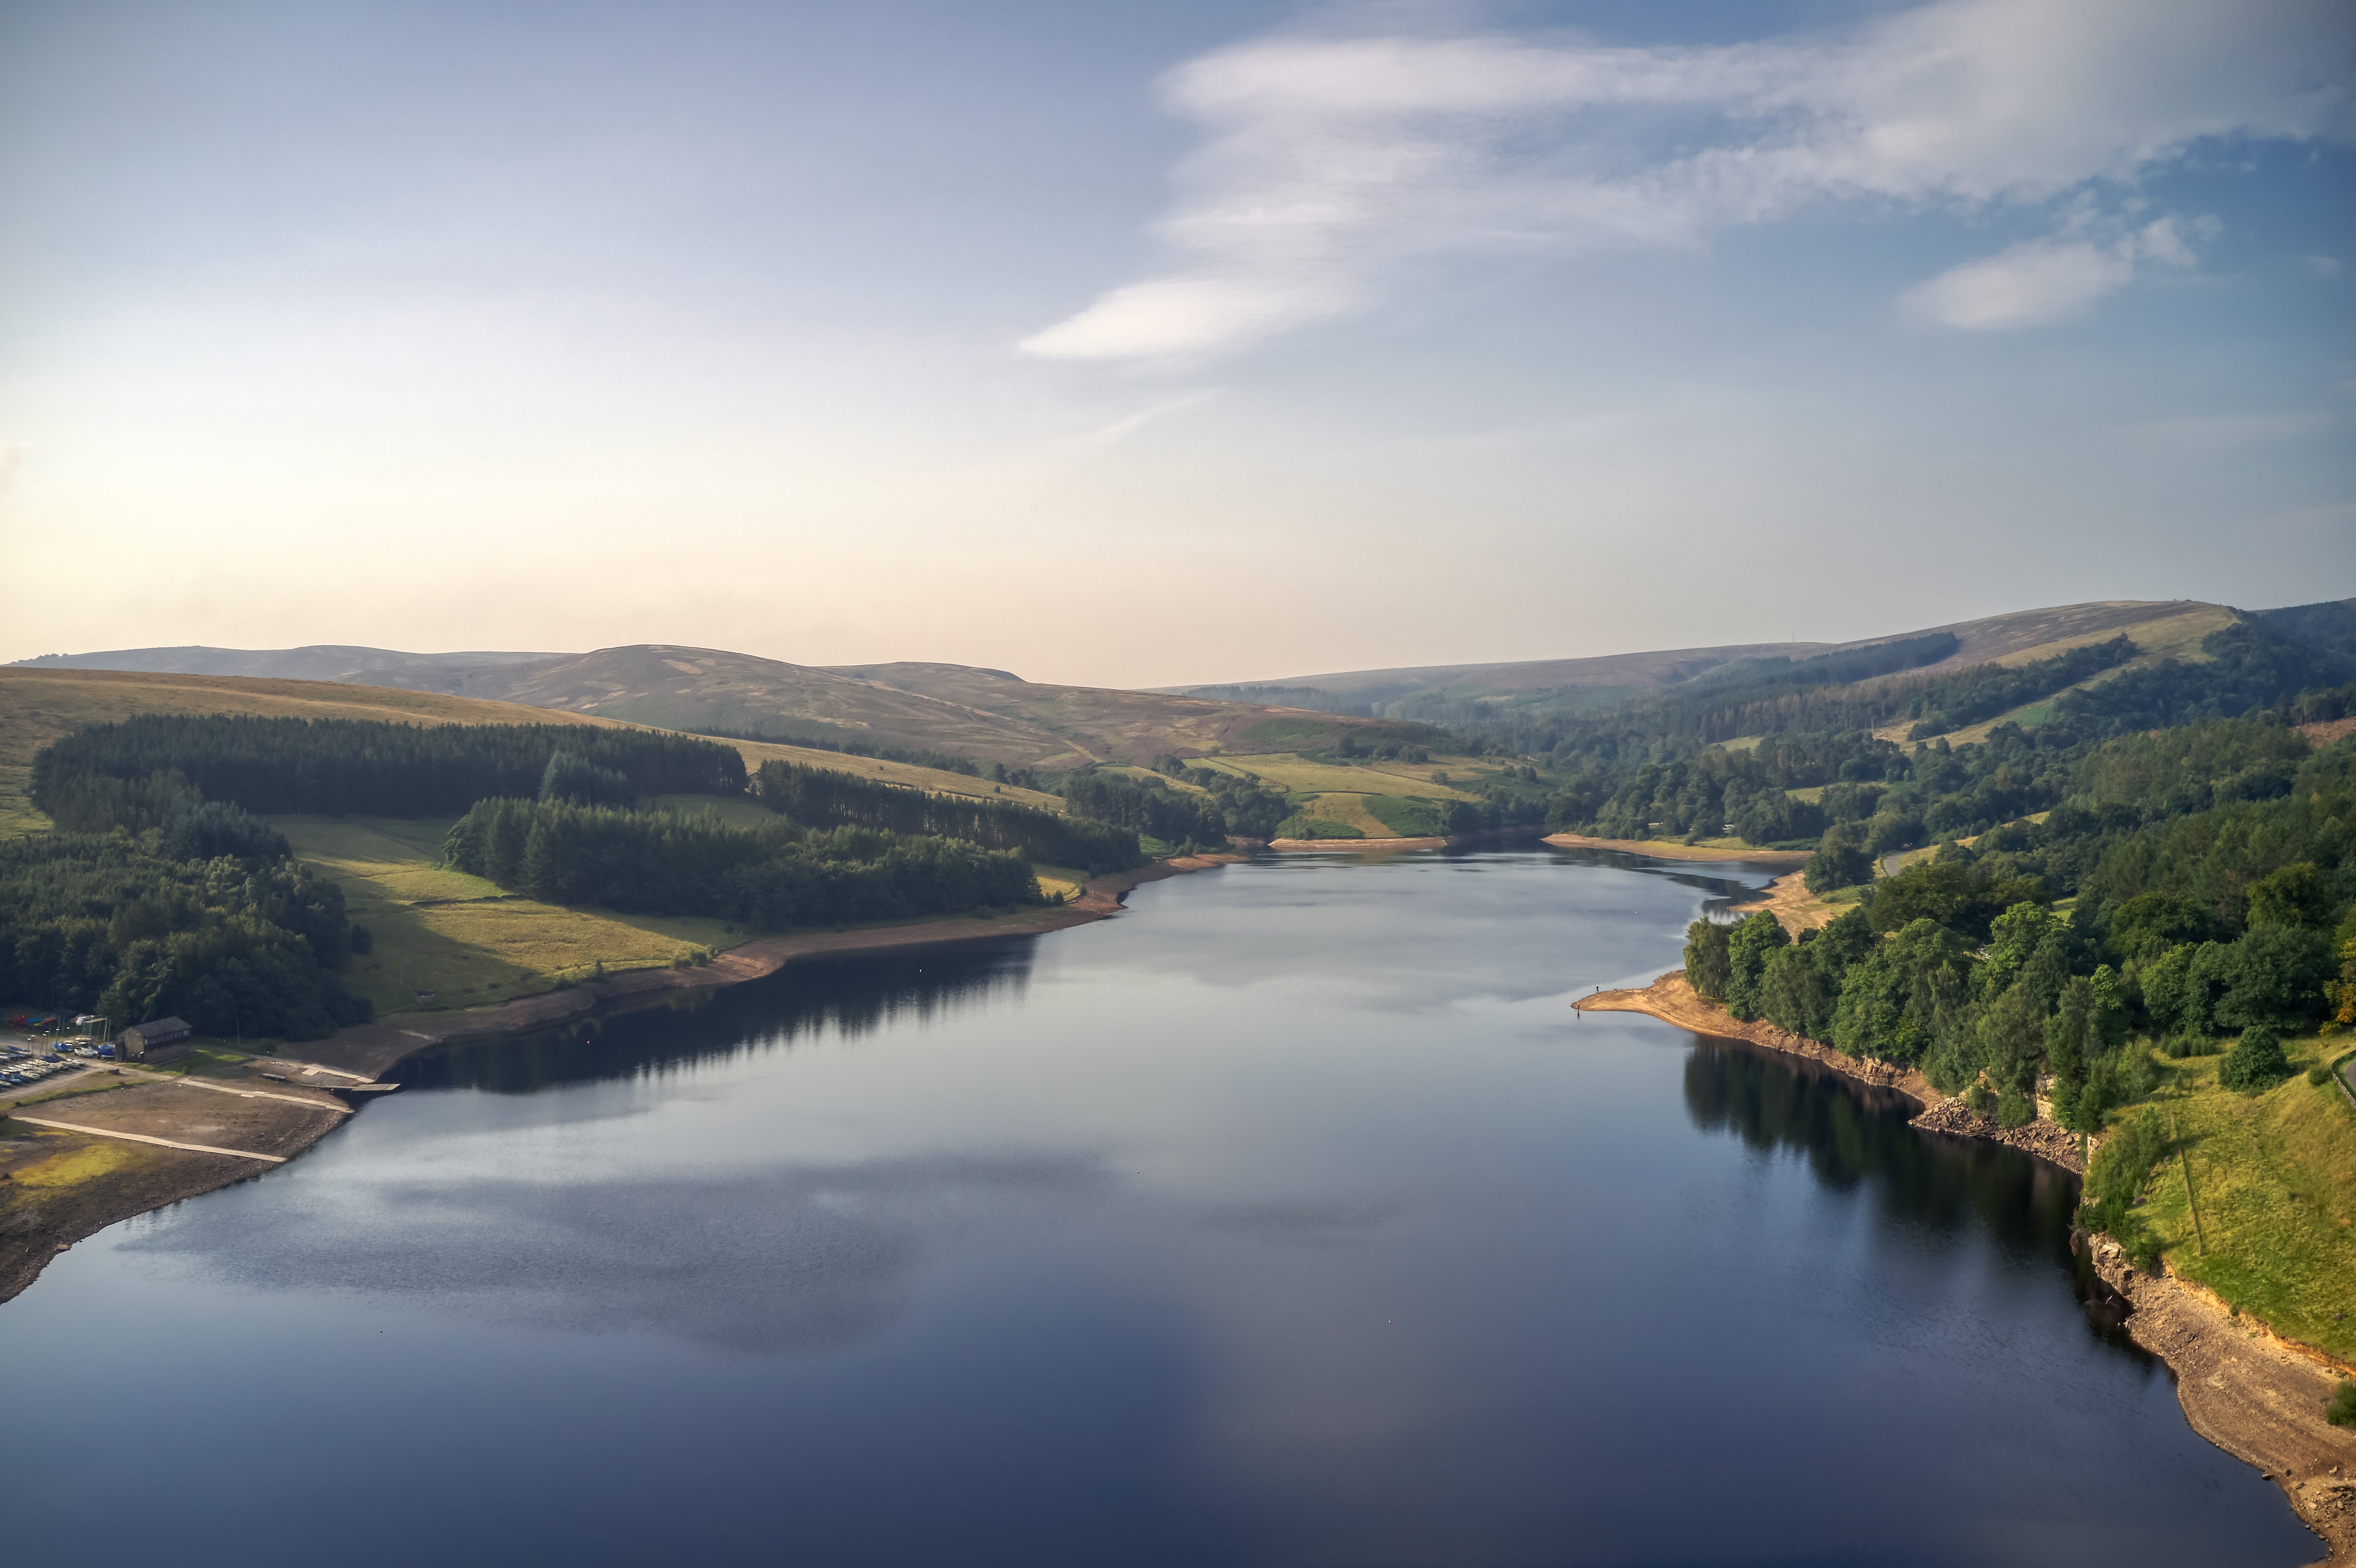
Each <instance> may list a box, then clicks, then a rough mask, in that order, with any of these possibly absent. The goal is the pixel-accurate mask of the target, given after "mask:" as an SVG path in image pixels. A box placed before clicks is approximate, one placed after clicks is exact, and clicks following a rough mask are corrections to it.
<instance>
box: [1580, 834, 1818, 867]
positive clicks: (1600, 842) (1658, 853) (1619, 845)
mask: <svg viewBox="0 0 2356 1568" xmlns="http://www.w3.org/2000/svg"><path fill="white" fill-rule="evenodd" d="M1545 841H1546V842H1547V843H1548V844H1552V845H1554V846H1555V847H1556V848H1560V849H1617V850H1619V851H1620V852H1621V853H1622V854H1623V855H1644V856H1646V857H1649V858H1650V859H1655V860H1727V861H1746V862H1748V863H1749V864H1751V865H1753V866H1804V865H1806V864H1807V863H1808V855H1809V853H1810V852H1809V851H1808V850H1805V849H1719V848H1712V847H1711V846H1708V845H1706V844H1679V843H1676V841H1674V840H1672V839H1652V838H1590V837H1588V836H1587V835H1586V834H1584V833H1549V834H1547V836H1546V840H1545Z"/></svg>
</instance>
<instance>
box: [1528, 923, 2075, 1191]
mask: <svg viewBox="0 0 2356 1568" xmlns="http://www.w3.org/2000/svg"><path fill="white" fill-rule="evenodd" d="M1571 1006H1572V1008H1575V1009H1577V1010H1578V1011H1580V1012H1583V1013H1643V1014H1644V1015H1645V1016H1646V1017H1648V1018H1655V1019H1660V1020H1661V1021H1662V1022H1663V1023H1666V1024H1675V1025H1676V1027H1677V1028H1679V1029H1689V1030H1691V1031H1692V1032H1694V1033H1695V1034H1705V1035H1708V1036H1709V1037H1710V1038H1711V1039H1713V1040H1734V1041H1737V1042H1739V1043H1740V1044H1744V1045H1754V1046H1759V1047H1762V1048H1763V1049H1765V1050H1768V1051H1781V1052H1783V1054H1785V1055H1787V1056H1800V1057H1805V1058H1806V1059H1807V1060H1809V1061H1814V1062H1817V1063H1819V1064H1821V1065H1823V1066H1826V1067H1829V1068H1831V1069H1832V1070H1833V1071H1834V1072H1837V1073H1839V1074H1840V1075H1841V1076H1842V1077H1844V1078H1847V1079H1850V1080H1852V1081H1853V1082H1856V1083H1863V1084H1866V1085H1868V1086H1869V1087H1871V1088H1875V1089H1888V1090H1894V1091H1895V1092H1897V1093H1901V1094H1903V1095H1905V1096H1906V1097H1907V1098H1908V1099H1910V1100H1912V1101H1913V1102H1914V1104H1915V1115H1913V1116H1912V1117H1910V1118H1909V1119H1908V1122H1909V1125H1912V1126H1915V1127H1918V1128H1920V1129H1922V1131H1924V1132H1927V1133H1944V1134H1945V1135H1947V1136H1950V1137H1962V1138H1979V1139H1983V1140H1985V1141H1987V1142H1989V1143H1999V1144H2003V1145H2004V1146H2005V1147H2008V1148H2017V1149H2019V1151H2020V1152H2021V1153H2023V1154H2025V1155H2028V1156H2029V1157H2031V1158H2034V1159H2040V1160H2043V1161H2044V1162H2045V1163H2046V1164H2048V1165H2051V1166H2053V1167H2055V1168H2059V1169H2061V1170H2065V1171H2067V1172H2069V1173H2070V1174H2071V1175H2072V1176H2076V1177H2083V1176H2084V1175H2085V1174H2086V1168H2085V1164H2084V1162H2083V1160H2082V1159H2081V1158H2080V1157H2079V1154H2078V1148H2077V1141H2078V1140H2077V1138H2076V1136H2074V1135H2073V1134H2072V1133H2070V1132H2068V1131H2067V1130H2065V1129H2063V1128H2062V1127H2061V1126H2060V1125H2057V1124H2055V1123H2053V1122H2051V1121H2048V1120H2047V1119H2046V1118H2045V1117H2043V1116H2041V1115H2040V1117H2038V1118H2037V1120H2035V1121H2033V1122H2030V1123H2029V1124H2028V1125H2026V1126H2020V1127H2003V1126H1998V1125H1997V1123H1996V1121H1995V1119H1994V1118H1993V1117H1989V1116H1982V1115H1976V1114H1975V1113H1973V1112H1972V1111H1971V1110H1970V1108H1968V1107H1967V1106H1965V1104H1964V1103H1963V1100H1962V1099H1961V1098H1960V1097H1959V1096H1955V1095H1950V1094H1942V1093H1939V1091H1938V1090H1937V1089H1935V1088H1933V1087H1932V1085H1931V1081H1930V1080H1929V1079H1927V1078H1925V1077H1923V1076H1922V1073H1920V1072H1916V1071H1915V1070H1914V1069H1912V1068H1911V1067H1898V1066H1895V1065H1893V1064H1892V1063H1890V1062H1887V1061H1870V1060H1863V1061H1861V1060H1859V1059H1858V1058H1857V1057H1854V1056H1850V1055H1848V1054H1847V1053H1846V1052H1844V1051H1837V1050H1836V1049H1834V1048H1833V1047H1832V1046H1829V1045H1826V1043H1825V1042H1824V1041H1822V1040H1810V1039H1809V1038H1808V1037H1807V1036H1805V1035H1799V1034H1794V1033H1792V1032H1791V1031H1790V1030H1789V1029H1777V1028H1776V1027H1775V1026H1774V1025H1773V1024H1771V1023H1768V1022H1766V1021H1765V1020H1764V1019H1749V1020H1745V1019H1738V1018H1736V1017H1735V1016H1734V1015H1733V1014H1732V1013H1730V1012H1728V1011H1727V1010H1726V1009H1725V1008H1721V1007H1719V1006H1718V1005H1717V1004H1716V1003H1714V1002H1709V1001H1706V1000H1704V999H1703V998H1702V997H1697V996H1696V995H1695V994H1694V990H1693V987H1691V986H1690V985H1688V984H1687V982H1686V976H1685V971H1684V970H1682V969H1672V970H1670V971H1669V972H1668V973H1667V974H1665V975H1664V976H1661V977H1660V978H1659V979H1657V980H1655V981H1654V982H1653V983H1652V984H1651V985H1650V986H1646V987H1643V988H1641V989H1633V988H1632V989H1624V990H1617V991H1598V992H1596V993H1595V994H1593V995H1591V996H1586V997H1580V998H1579V999H1578V1000H1577V1001H1575V1002H1573V1003H1572V1004H1571Z"/></svg>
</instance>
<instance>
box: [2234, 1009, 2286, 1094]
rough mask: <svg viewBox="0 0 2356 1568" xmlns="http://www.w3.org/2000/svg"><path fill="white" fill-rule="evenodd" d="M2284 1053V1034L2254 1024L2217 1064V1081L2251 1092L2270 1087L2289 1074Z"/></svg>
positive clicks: (2262, 1025)
mask: <svg viewBox="0 0 2356 1568" xmlns="http://www.w3.org/2000/svg"><path fill="white" fill-rule="evenodd" d="M2290 1071H2291V1069H2290V1062H2289V1061H2288V1059H2286V1057H2285V1056H2284V1055H2283V1048H2282V1036H2280V1035H2279V1034H2276V1032H2275V1031H2274V1030H2273V1029H2270V1028H2268V1027H2267V1026H2266V1025H2265V1024H2252V1025H2251V1026H2250V1027H2249V1028H2247V1029H2244V1030H2243V1031H2242V1038H2241V1040H2240V1042H2239V1043H2238V1044H2236V1045H2235V1046H2234V1047H2233V1050H2232V1051H2227V1052H2226V1053H2225V1060H2224V1061H2221V1062H2219V1063H2218V1064H2217V1082H2218V1083H2220V1084H2221V1085H2222V1086H2223V1087H2225V1088H2227V1089H2240V1090H2244V1091H2245V1092H2248V1093H2256V1092H2257V1091H2259V1090H2264V1089H2271V1088H2273V1087H2274V1086H2275V1085H2276V1084H2277V1083H2281V1082H2282V1081H2283V1080H2284V1079H2286V1078H2287V1077H2289V1076H2290Z"/></svg>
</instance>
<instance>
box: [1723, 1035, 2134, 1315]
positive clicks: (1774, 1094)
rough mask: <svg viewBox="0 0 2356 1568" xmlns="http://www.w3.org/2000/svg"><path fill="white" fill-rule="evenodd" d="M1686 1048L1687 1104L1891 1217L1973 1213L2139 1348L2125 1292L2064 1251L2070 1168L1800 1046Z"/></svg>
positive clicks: (1962, 1225)
mask: <svg viewBox="0 0 2356 1568" xmlns="http://www.w3.org/2000/svg"><path fill="white" fill-rule="evenodd" d="M1690 1038H1691V1040H1692V1041H1693V1046H1692V1049H1691V1051H1689V1052H1688V1054H1687V1057H1686V1064H1685V1097H1686V1114H1687V1116H1688V1117H1690V1118H1691V1119H1692V1122H1693V1125H1695V1126H1696V1127H1697V1128H1699V1129H1701V1130H1703V1131H1705V1132H1724V1133H1727V1134H1730V1135H1731V1136H1735V1137H1738V1138H1740V1139H1741V1140H1742V1142H1743V1143H1744V1144H1745V1145H1746V1146H1748V1147H1751V1148H1752V1149H1755V1150H1757V1151H1758V1152H1760V1153H1762V1154H1772V1153H1773V1152H1775V1151H1778V1150H1784V1151H1789V1152H1791V1153H1794V1154H1797V1155H1800V1156H1802V1157H1804V1158H1805V1159H1806V1160H1807V1162H1808V1168H1809V1170H1810V1171H1811V1172H1812V1173H1813V1174H1814V1175H1815V1179H1817V1180H1818V1181H1820V1182H1822V1183H1823V1184H1824V1185H1825V1186H1826V1187H1827V1188H1830V1189H1833V1190H1835V1191H1843V1192H1847V1191H1853V1190H1857V1189H1864V1188H1870V1189H1873V1190H1874V1193H1875V1196H1876V1198H1877V1200H1878V1201H1879V1203H1880V1204H1881V1206H1882V1207H1883V1209H1884V1210H1885V1211H1887V1212H1888V1213H1889V1214H1890V1217H1891V1218H1893V1219H1895V1220H1897V1221H1901V1222H1903V1223H1907V1224H1912V1225H1917V1226H1921V1227H1922V1228H1924V1229H1926V1230H1929V1231H1933V1232H1941V1233H1957V1232H1964V1231H1966V1230H1968V1229H1969V1228H1970V1227H1972V1226H1973V1225H1974V1224H1975V1223H1977V1224H1978V1225H1980V1226H1981V1227H1984V1229H1985V1232H1986V1233H1987V1236H1988V1237H1989V1238H1990V1240H1991V1241H1992V1242H1993V1243H1994V1244H1995V1245H1996V1246H1997V1247H1998V1248H1999V1249H2001V1250H2002V1251H2004V1252H2005V1253H2008V1254H2010V1255H2012V1256H2014V1257H2017V1258H2021V1259H2041V1260H2050V1261H2052V1262H2057V1263H2061V1264H2063V1265H2064V1267H2066V1268H2067V1269H2068V1271H2069V1274H2070V1276H2071V1278H2072V1285H2073V1287H2074V1289H2075V1291H2076V1293H2077V1296H2078V1299H2079V1300H2080V1301H2081V1302H2082V1303H2083V1305H2084V1306H2085V1307H2086V1314H2087V1323H2088V1326H2089V1327H2090V1328H2093V1329H2094V1331H2095V1332H2096V1333H2098V1334H2100V1335H2101V1336H2102V1337H2103V1338H2104V1339H2108V1340H2110V1341H2111V1342H2113V1343H2114V1344H2116V1345H2118V1346H2120V1347H2121V1348H2123V1349H2128V1350H2130V1351H2132V1353H2134V1354H2135V1355H2136V1356H2137V1357H2142V1356H2143V1355H2144V1352H2143V1351H2142V1350H2140V1349H2136V1348H2135V1346H2134V1344H2133V1342H2132V1341H2131V1340H2129V1339H2127V1338H2126V1333H2125V1330H2124V1328H2123V1325H2124V1323H2125V1321H2126V1314H2125V1311H2124V1310H2123V1307H2124V1304H2123V1303H2122V1302H2121V1301H2120V1299H2119V1298H2118V1296H2116V1295H2115V1294H2114V1293H2113V1292H2111V1291H2110V1290H2109V1289H2108V1287H2106V1286H2105V1285H2103V1283H2102V1282H2101V1281H2100V1280H2099V1279H2096V1278H2095V1277H2094V1272H2093V1269H2092V1267H2091V1265H2090V1264H2089V1263H2088V1261H2087V1260H2086V1259H2085V1258H2083V1257H2081V1256H2078V1255H2076V1254H2074V1253H2072V1249H2071V1246H2070V1232H2071V1228H2072V1222H2073V1219H2074V1216H2075V1214H2076V1212H2077V1207H2078V1179H2077V1178H2076V1177H2074V1176H2072V1175H2071V1174H2069V1173H2068V1172H2067V1171H2063V1170H2059V1169H2056V1168H2054V1167H2052V1166H2050V1165H2048V1164H2046V1163H2045V1162H2044V1161H2042V1160H2039V1159H2032V1158H2030V1157H2029V1156H2028V1155H2025V1154H2023V1153H2021V1152H2020V1151H2019V1149H2014V1148H2008V1147H2005V1146H2003V1145H2002V1144H1996V1143H1989V1142H1987V1141H1986V1140H1984V1139H1978V1138H1959V1137H1954V1136H1949V1135H1946V1134H1943V1133H1925V1132H1922V1131H1919V1130H1917V1129H1916V1128H1914V1127H1912V1126H1910V1125H1907V1124H1908V1118H1909V1117H1911V1116H1912V1115H1913V1114H1914V1109H1915V1106H1914V1102H1913V1101H1912V1099H1910V1098H1908V1097H1907V1096H1906V1095H1904V1094H1901V1093H1898V1092H1897V1091H1896V1090H1894V1089H1882V1088H1877V1087H1874V1086H1872V1085H1870V1084H1865V1083H1858V1082H1857V1081H1855V1080H1854V1079H1851V1078H1848V1077H1846V1076H1844V1075H1843V1074H1841V1073H1839V1072H1835V1071H1833V1070H1832V1069H1831V1068H1829V1067H1826V1066H1825V1065H1824V1064H1823V1063H1821V1062H1816V1061H1810V1060H1808V1059H1807V1058H1805V1057H1797V1056H1787V1055H1785V1054H1783V1053H1782V1052H1780V1051H1777V1052H1770V1051H1765V1050H1763V1049H1762V1048H1759V1047H1755V1046H1751V1045H1748V1044H1745V1043H1742V1042H1740V1041H1736V1040H1719V1039H1714V1038H1712V1037H1710V1036H1708V1035H1693V1036H1691V1037H1690Z"/></svg>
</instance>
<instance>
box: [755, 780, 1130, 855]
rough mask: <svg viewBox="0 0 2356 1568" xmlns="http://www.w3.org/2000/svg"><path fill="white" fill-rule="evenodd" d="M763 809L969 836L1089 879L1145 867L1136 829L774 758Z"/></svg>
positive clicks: (825, 822) (813, 820)
mask: <svg viewBox="0 0 2356 1568" xmlns="http://www.w3.org/2000/svg"><path fill="white" fill-rule="evenodd" d="M754 792H755V795H757V796H758V797H759V798H760V801H761V804H762V805H766V806H767V807H768V808H769V809H770V810H771V811H774V812H776V813H778V814H779V815H780V816H789V817H791V818H792V819H793V820H794V821H796V822H798V823H800V824H801V825H802V826H804V827H869V828H875V829H879V830H884V831H889V832H893V833H901V834H933V835H939V836H946V837H952V838H963V839H967V840H969V841H970V842H972V843H975V844H979V845H981V846H983V847H984V848H991V849H1018V850H1021V851H1022V852H1023V854H1025V855H1027V856H1029V857H1030V858H1031V859H1034V860H1043V861H1045V862H1046V863H1047V864H1049V865H1053V866H1071V867H1075V868H1076V869H1081V870H1085V871H1087V872H1088V873H1089V874H1090V875H1092V876H1093V875H1098V874H1101V873H1103V872H1107V871H1121V870H1127V869H1130V867H1132V866H1141V865H1143V864H1144V863H1145V852H1144V851H1143V850H1142V849H1141V848H1139V847H1138V842H1137V833H1136V831H1135V830H1134V829H1133V828H1131V827H1124V826H1120V825H1118V824H1114V823H1110V822H1099V821H1090V820H1084V819H1081V818H1079V817H1076V816H1066V815H1064V814H1061V813H1058V812H1053V811H1043V810H1041V809H1039V808H1038V807H1037V806H1031V805H1022V804H1021V803H1019V802H1016V801H998V800H976V799H974V798H972V797H971V796H968V795H932V794H928V793H927V792H926V791H924V790H920V789H914V788H911V787H909V786H907V785H905V784H888V783H885V782H883V781H882V780H878V779H866V778H861V777H859V776H857V775H856V774H852V773H840V772H837V771H836V770H834V769H831V768H811V767H803V766H801V765H799V764H798V763H787V762H783V761H779V760H776V759H772V760H770V761H768V762H766V763H762V764H761V768H760V772H759V773H756V774H755V778H754Z"/></svg>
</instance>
